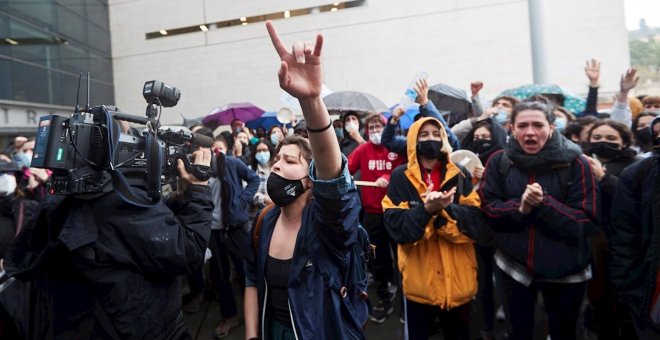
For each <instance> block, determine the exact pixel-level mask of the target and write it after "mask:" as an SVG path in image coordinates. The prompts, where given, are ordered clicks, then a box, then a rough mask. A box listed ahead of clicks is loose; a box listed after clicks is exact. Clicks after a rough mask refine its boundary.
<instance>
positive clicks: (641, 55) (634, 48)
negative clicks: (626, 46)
mask: <svg viewBox="0 0 660 340" xmlns="http://www.w3.org/2000/svg"><path fill="white" fill-rule="evenodd" d="M630 62H631V63H632V65H633V66H635V67H643V66H647V67H650V68H652V69H656V70H658V69H660V42H658V41H655V40H653V39H649V40H647V41H642V40H632V41H630Z"/></svg>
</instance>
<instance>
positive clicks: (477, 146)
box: [472, 139, 493, 155]
mask: <svg viewBox="0 0 660 340" xmlns="http://www.w3.org/2000/svg"><path fill="white" fill-rule="evenodd" d="M491 147H493V142H492V141H491V140H490V139H478V140H475V141H474V142H472V151H474V152H475V153H476V154H477V155H479V154H482V153H484V152H486V151H488V149H490V148H491Z"/></svg>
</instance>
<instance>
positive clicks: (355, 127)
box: [345, 123, 360, 133]
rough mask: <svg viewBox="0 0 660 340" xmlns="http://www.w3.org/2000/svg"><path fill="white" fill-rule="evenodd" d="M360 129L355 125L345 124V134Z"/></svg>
mask: <svg viewBox="0 0 660 340" xmlns="http://www.w3.org/2000/svg"><path fill="white" fill-rule="evenodd" d="M359 128H360V127H359V126H358V125H357V124H356V123H348V124H346V127H345V129H346V132H348V133H351V132H353V131H357V129H359Z"/></svg>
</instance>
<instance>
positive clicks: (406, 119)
mask: <svg viewBox="0 0 660 340" xmlns="http://www.w3.org/2000/svg"><path fill="white" fill-rule="evenodd" d="M397 106H398V105H394V106H392V107H391V108H390V111H387V112H383V116H385V118H387V119H389V118H390V116H392V110H393V109H394V108H395V107H397ZM418 114H419V105H417V104H414V105H411V106H410V107H408V109H406V112H405V113H404V114H403V116H401V118H399V126H400V127H401V129H404V130H405V129H408V128H410V125H412V124H413V123H414V122H415V116H417V115H418Z"/></svg>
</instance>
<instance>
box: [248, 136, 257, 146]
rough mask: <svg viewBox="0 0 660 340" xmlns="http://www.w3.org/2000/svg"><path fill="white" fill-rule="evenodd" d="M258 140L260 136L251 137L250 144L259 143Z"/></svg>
mask: <svg viewBox="0 0 660 340" xmlns="http://www.w3.org/2000/svg"><path fill="white" fill-rule="evenodd" d="M257 142H259V138H257V137H252V138H250V144H251V145H255V144H257Z"/></svg>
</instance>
